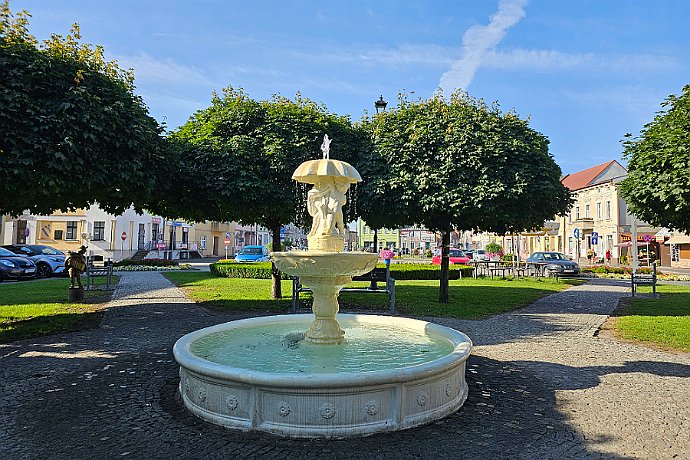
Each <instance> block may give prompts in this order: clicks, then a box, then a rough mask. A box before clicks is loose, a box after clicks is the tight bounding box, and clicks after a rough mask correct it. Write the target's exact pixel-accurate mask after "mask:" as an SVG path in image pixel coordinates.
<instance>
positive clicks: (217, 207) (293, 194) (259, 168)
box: [158, 87, 367, 298]
mask: <svg viewBox="0 0 690 460" xmlns="http://www.w3.org/2000/svg"><path fill="white" fill-rule="evenodd" d="M324 134H328V136H329V137H330V138H332V139H333V144H332V147H331V158H335V159H345V158H351V157H353V156H354V157H356V156H357V155H356V153H353V152H354V151H356V150H357V149H360V148H363V146H366V145H367V144H366V142H365V141H366V134H365V133H364V132H362V131H359V130H357V129H355V128H353V126H352V124H351V123H350V120H349V119H348V118H346V117H341V116H337V115H333V114H331V113H329V112H328V111H327V110H326V108H325V107H323V106H322V105H319V104H316V103H314V102H312V101H310V100H308V99H305V98H302V97H301V96H299V95H297V97H296V98H295V99H294V100H290V99H287V98H284V97H279V96H275V97H274V98H273V99H271V100H270V101H256V100H253V99H251V98H250V97H249V96H248V95H247V94H245V93H244V92H243V91H242V90H241V89H235V88H232V87H228V88H226V89H224V90H223V92H222V94H221V95H214V97H213V99H212V102H211V106H210V107H209V108H207V109H205V110H202V111H199V112H197V113H196V114H195V115H194V116H193V117H192V118H191V119H190V120H189V121H188V122H187V123H186V124H185V125H184V126H182V127H181V128H180V129H179V130H177V131H176V132H175V133H173V134H172V136H171V138H172V140H173V141H174V143H175V144H176V145H177V147H178V150H177V151H178V155H179V157H178V158H179V159H178V161H177V163H178V164H179V165H180V167H181V171H180V172H179V175H180V176H181V177H182V178H183V179H182V180H181V182H183V183H185V184H186V185H185V186H184V187H183V188H179V189H177V190H174V189H170V190H169V193H168V194H167V197H166V198H165V199H164V200H162V201H161V203H160V204H159V206H158V209H159V212H161V213H162V214H163V215H168V216H177V217H184V218H186V219H189V220H197V221H200V220H215V221H221V222H222V221H233V220H235V221H239V222H244V223H258V224H260V225H263V226H264V227H266V228H268V229H269V230H270V231H271V233H272V240H273V242H272V245H271V247H272V249H273V250H274V251H280V250H281V243H280V228H281V227H282V226H283V225H285V224H288V223H290V222H306V221H307V219H306V217H305V213H306V212H305V207H306V196H305V194H306V189H304V188H301V187H298V186H297V184H296V183H295V181H293V180H292V173H293V172H294V170H295V169H296V168H297V166H299V165H300V164H301V163H302V162H304V161H306V160H313V159H317V158H319V155H320V154H321V150H320V145H321V142H322V141H323V136H324ZM302 192H304V193H302ZM272 294H273V296H274V297H276V298H279V297H281V289H280V279H279V278H278V276H277V274H274V277H273V288H272Z"/></svg>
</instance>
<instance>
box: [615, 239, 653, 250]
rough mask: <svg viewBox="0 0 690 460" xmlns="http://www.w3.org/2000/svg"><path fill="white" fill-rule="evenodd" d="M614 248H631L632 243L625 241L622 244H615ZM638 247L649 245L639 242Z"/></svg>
mask: <svg viewBox="0 0 690 460" xmlns="http://www.w3.org/2000/svg"><path fill="white" fill-rule="evenodd" d="M614 246H615V247H617V248H630V247H632V241H624V242H622V243H618V244H614ZM637 246H647V243H645V242H644V241H638V242H637Z"/></svg>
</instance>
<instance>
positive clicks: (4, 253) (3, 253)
mask: <svg viewBox="0 0 690 460" xmlns="http://www.w3.org/2000/svg"><path fill="white" fill-rule="evenodd" d="M15 255H16V254H15V253H14V252H12V251H8V250H7V249H5V248H0V256H4V257H7V256H15Z"/></svg>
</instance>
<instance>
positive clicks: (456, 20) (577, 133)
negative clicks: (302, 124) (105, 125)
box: [10, 0, 690, 174]
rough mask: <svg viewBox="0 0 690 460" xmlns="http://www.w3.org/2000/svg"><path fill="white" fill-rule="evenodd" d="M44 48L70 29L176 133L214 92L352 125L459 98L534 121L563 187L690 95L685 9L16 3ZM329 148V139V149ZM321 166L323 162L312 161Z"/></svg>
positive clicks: (665, 3)
mask: <svg viewBox="0 0 690 460" xmlns="http://www.w3.org/2000/svg"><path fill="white" fill-rule="evenodd" d="M10 7H11V9H12V10H13V11H18V10H22V9H26V10H28V11H29V12H30V13H31V14H32V16H33V17H32V19H31V25H30V28H29V30H30V31H31V33H33V34H34V35H36V36H37V37H38V38H39V39H44V38H47V37H49V35H50V34H51V33H59V34H66V33H68V32H69V28H70V26H71V24H73V23H75V22H76V23H79V25H80V28H81V33H82V39H83V41H85V42H88V43H92V44H97V45H102V46H103V47H104V48H105V50H106V57H108V58H109V59H115V60H117V61H118V62H119V63H120V65H121V66H122V67H125V68H132V69H134V73H135V85H136V92H137V93H138V94H139V95H141V96H142V98H143V99H144V101H145V103H146V104H147V106H148V107H149V110H150V113H151V115H152V116H153V117H155V118H156V119H157V120H158V121H160V122H164V123H165V124H166V126H167V128H168V129H170V130H172V129H174V128H176V127H178V126H180V125H182V124H184V123H185V122H186V120H187V119H188V118H189V117H190V116H191V115H192V114H193V113H194V112H195V111H197V110H201V109H204V108H206V107H208V106H209V105H210V101H211V95H212V93H213V91H220V90H221V89H222V88H224V87H226V86H229V85H230V86H233V87H235V88H238V87H239V88H243V89H244V90H245V91H246V92H247V93H248V94H249V96H250V97H252V98H254V99H270V98H271V96H272V95H273V94H281V95H283V96H287V97H292V96H294V95H295V94H296V93H297V92H299V93H301V94H302V96H304V97H307V98H309V99H312V100H315V101H318V102H321V103H323V104H325V105H326V107H327V108H328V110H329V111H331V112H333V113H337V114H340V115H349V116H350V117H351V119H352V120H353V121H356V120H359V119H360V118H361V117H362V116H363V115H364V114H365V113H367V112H368V113H370V114H371V113H373V112H375V110H374V101H375V100H376V99H378V98H379V96H383V98H384V99H385V100H386V101H388V103H389V106H388V107H389V109H390V108H391V107H393V106H395V105H396V103H397V100H398V95H399V94H400V93H401V92H404V93H407V94H408V95H411V97H413V98H422V99H426V98H429V97H431V96H432V95H433V94H434V93H435V92H436V91H438V90H439V89H441V90H443V92H444V94H446V95H449V94H450V93H451V92H453V91H454V90H455V89H462V90H464V91H466V92H468V93H469V95H471V96H473V97H475V98H481V99H483V100H485V101H486V102H494V101H497V102H498V103H499V105H500V107H501V108H502V109H503V110H504V111H508V110H513V111H515V112H516V113H517V114H519V115H520V116H521V117H523V118H529V119H530V126H531V127H532V128H534V129H536V130H537V131H539V132H541V133H542V134H544V135H545V136H546V137H547V138H548V139H549V141H550V147H549V149H550V152H551V154H552V155H553V156H554V159H555V160H556V163H558V165H559V166H560V167H561V170H562V172H563V173H564V174H569V173H574V172H577V171H580V170H583V169H587V168H589V167H592V166H596V165H599V164H602V163H605V162H608V161H610V160H618V161H619V162H621V163H622V164H623V165H625V161H624V158H622V152H623V148H622V145H621V140H622V139H623V138H624V136H625V134H626V133H632V134H633V135H638V134H639V133H640V131H641V130H642V129H643V127H644V125H645V124H646V123H649V122H650V121H652V119H653V118H654V115H655V113H656V112H658V111H659V110H660V109H661V103H662V102H663V101H664V100H665V99H666V98H667V97H668V96H669V95H670V94H679V93H680V92H681V90H682V88H683V86H684V85H686V84H689V83H690V27H688V23H690V1H687V0H644V1H643V0H455V1H453V0H447V1H442V0H438V1H432V0H429V1H405V0H398V1H395V0H378V1H371V0H369V1H360V0H348V1H342V0H340V1H331V0H321V1H307V0H300V1H297V0H295V1H291V0H275V1H266V0H253V1H239V0H237V1H236V0H226V1H221V0H197V1H189V0H186V1H178V0H168V1H160V0H158V1H149V0H119V1H94V0H61V1H55V0H23V1H22V0H11V2H10ZM334 142H337V140H334ZM317 153H318V152H317Z"/></svg>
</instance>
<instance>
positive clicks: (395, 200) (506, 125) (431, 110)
mask: <svg viewBox="0 0 690 460" xmlns="http://www.w3.org/2000/svg"><path fill="white" fill-rule="evenodd" d="M365 124H367V125H368V126H369V127H370V132H371V136H372V139H373V142H374V151H373V152H372V153H371V154H370V155H367V156H365V158H363V159H362V161H361V162H359V163H357V168H358V169H360V168H361V170H362V171H365V172H366V175H364V174H363V177H364V179H365V181H366V182H365V184H364V185H363V186H361V188H360V191H361V195H359V196H358V202H357V208H358V211H359V212H360V213H361V214H362V216H363V218H364V219H365V220H366V221H367V223H370V224H371V225H372V226H374V227H375V226H378V225H381V226H383V225H386V226H397V225H405V224H421V225H424V226H425V227H427V228H429V229H430V230H434V231H438V232H440V233H441V235H442V262H441V282H440V292H439V301H440V302H442V303H445V302H447V301H448V249H449V245H450V233H451V232H452V231H453V229H455V228H460V229H463V230H480V231H489V232H497V233H505V232H507V231H515V230H523V229H532V228H537V227H540V226H541V225H542V224H543V223H544V221H545V220H547V219H550V218H553V216H554V215H556V214H560V213H564V212H566V211H567V209H568V208H569V207H570V204H571V197H570V192H569V191H568V190H567V189H566V188H565V187H564V186H563V184H561V182H560V176H561V170H560V168H559V167H558V165H557V164H556V163H555V161H554V159H553V157H552V155H550V154H549V151H548V140H547V139H546V138H545V137H544V136H543V135H542V134H540V133H538V132H536V131H534V130H533V129H531V128H530V127H529V125H528V122H527V121H526V120H523V119H520V118H519V117H518V116H517V115H516V114H514V113H512V112H508V113H502V112H501V111H500V109H499V108H498V106H497V105H496V104H494V105H492V106H487V105H486V104H484V103H483V102H481V101H478V100H475V99H473V98H471V97H469V96H467V95H466V94H464V93H461V92H457V93H455V94H453V95H452V96H451V98H450V100H448V101H446V100H445V99H444V98H443V97H442V96H441V95H436V96H435V97H433V98H431V99H429V100H425V101H409V100H407V99H406V98H405V97H404V96H401V97H400V99H399V104H398V106H397V107H396V108H394V109H393V110H391V111H388V112H385V113H381V114H379V115H377V116H376V117H375V118H374V119H372V120H370V121H368V122H366V123H365ZM365 176H368V177H365ZM372 202H377V203H382V204H383V206H385V207H387V208H388V209H389V211H388V213H387V214H385V213H383V212H382V211H381V210H380V209H378V208H377V207H371V206H369V205H368V203H372ZM376 206H380V205H376Z"/></svg>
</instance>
